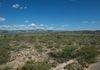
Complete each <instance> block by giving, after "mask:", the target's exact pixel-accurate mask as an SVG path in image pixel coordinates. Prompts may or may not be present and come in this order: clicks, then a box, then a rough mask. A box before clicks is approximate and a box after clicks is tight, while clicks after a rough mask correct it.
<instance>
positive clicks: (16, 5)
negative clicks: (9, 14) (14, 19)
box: [12, 4, 20, 8]
mask: <svg viewBox="0 0 100 70" xmlns="http://www.w3.org/2000/svg"><path fill="white" fill-rule="evenodd" d="M12 7H13V8H19V7H20V5H19V4H14V5H12Z"/></svg>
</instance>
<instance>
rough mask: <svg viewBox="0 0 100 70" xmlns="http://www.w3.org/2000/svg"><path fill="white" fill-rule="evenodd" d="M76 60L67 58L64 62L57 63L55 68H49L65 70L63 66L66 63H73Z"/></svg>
mask: <svg viewBox="0 0 100 70" xmlns="http://www.w3.org/2000/svg"><path fill="white" fill-rule="evenodd" d="M74 62H76V60H74V59H72V60H69V61H67V62H64V63H62V64H59V65H58V66H57V67H56V68H52V69H50V70H65V69H64V67H65V66H66V65H68V64H71V63H74Z"/></svg>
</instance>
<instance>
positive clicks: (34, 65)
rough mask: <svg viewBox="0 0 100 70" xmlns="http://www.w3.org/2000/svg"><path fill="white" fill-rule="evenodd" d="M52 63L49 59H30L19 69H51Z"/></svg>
mask: <svg viewBox="0 0 100 70" xmlns="http://www.w3.org/2000/svg"><path fill="white" fill-rule="evenodd" d="M49 69H50V65H49V64H48V62H47V61H44V62H35V61H28V62H26V64H25V65H24V66H23V67H22V68H20V69H18V70H49Z"/></svg>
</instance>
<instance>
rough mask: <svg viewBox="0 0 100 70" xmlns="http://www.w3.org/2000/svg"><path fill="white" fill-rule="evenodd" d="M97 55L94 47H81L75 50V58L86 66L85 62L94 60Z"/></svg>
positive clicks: (88, 62)
mask: <svg viewBox="0 0 100 70" xmlns="http://www.w3.org/2000/svg"><path fill="white" fill-rule="evenodd" d="M97 56H98V51H97V49H96V47H89V46H88V47H86V46H85V47H82V48H80V49H79V50H78V51H77V59H78V61H79V63H80V64H82V65H83V66H84V67H87V66H86V64H90V63H93V62H95V60H96V59H95V58H96V57H97Z"/></svg>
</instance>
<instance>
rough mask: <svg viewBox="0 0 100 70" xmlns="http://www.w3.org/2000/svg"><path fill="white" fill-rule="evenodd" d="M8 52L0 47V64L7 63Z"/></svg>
mask: <svg viewBox="0 0 100 70" xmlns="http://www.w3.org/2000/svg"><path fill="white" fill-rule="evenodd" d="M9 58H10V56H9V50H8V49H6V48H3V47H2V48H1V47H0V64H3V63H6V62H8V61H9Z"/></svg>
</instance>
